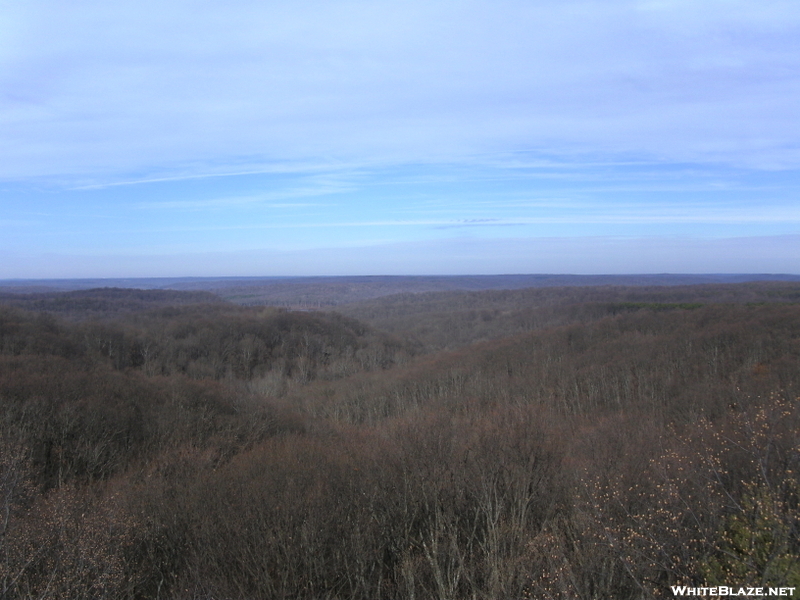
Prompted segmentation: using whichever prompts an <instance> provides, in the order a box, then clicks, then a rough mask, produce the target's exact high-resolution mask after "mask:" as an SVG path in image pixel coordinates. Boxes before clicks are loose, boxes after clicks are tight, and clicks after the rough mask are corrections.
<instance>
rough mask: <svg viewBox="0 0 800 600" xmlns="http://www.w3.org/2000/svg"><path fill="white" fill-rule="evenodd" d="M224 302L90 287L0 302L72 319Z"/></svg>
mask: <svg viewBox="0 0 800 600" xmlns="http://www.w3.org/2000/svg"><path fill="white" fill-rule="evenodd" d="M221 302H224V300H222V298H220V297H219V296H216V295H215V294H212V293H211V292H203V291H193V292H182V291H174V290H141V289H131V288H92V289H86V290H75V291H68V292H41V293H24V294H19V293H8V292H6V293H2V292H0V305H5V306H16V307H19V308H24V309H26V310H31V311H40V312H47V313H52V314H57V315H60V316H63V317H68V318H73V319H89V318H105V317H113V316H116V315H120V314H125V313H132V312H137V311H143V310H146V309H149V308H156V307H164V306H182V305H186V304H201V303H202V304H215V303H221Z"/></svg>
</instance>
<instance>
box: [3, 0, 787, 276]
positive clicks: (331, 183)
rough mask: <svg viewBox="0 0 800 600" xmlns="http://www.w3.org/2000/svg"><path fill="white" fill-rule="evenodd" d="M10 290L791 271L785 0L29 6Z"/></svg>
mask: <svg viewBox="0 0 800 600" xmlns="http://www.w3.org/2000/svg"><path fill="white" fill-rule="evenodd" d="M0 31H2V32H3V34H4V35H3V36H2V40H3V41H2V43H0V91H2V94H0V139H2V141H3V142H4V143H3V144H2V145H0V158H2V160H0V279H53V278H55V279H60V278H132V277H144V278H150V277H226V276H230V277H242V276H245V277H246V276H252V277H262V276H336V275H341V276H348V275H469V274H504V273H553V274H556V273H573V274H587V275H588V274H644V273H653V274H658V273H687V274H691V273H695V274H706V273H742V274H747V273H797V272H798V266H797V265H800V202H798V191H799V190H800V143H798V140H800V120H799V119H798V117H797V106H798V105H800V9H798V7H797V5H796V3H794V2H791V1H789V0H781V1H769V2H764V3H758V4H753V3H749V2H743V1H736V0H711V1H710V2H707V3H704V4H702V5H698V4H697V3H690V2H685V1H683V0H680V1H678V0H666V1H652V0H649V1H634V0H624V1H623V0H620V1H614V2H595V1H573V0H568V1H566V2H553V1H552V0H540V1H536V2H519V1H516V0H509V1H501V2H494V3H491V4H490V3H488V2H485V1H479V0H478V1H474V2H466V3H463V2H460V3H455V2H448V1H434V2H424V3H423V2H416V1H413V2H407V3H403V4H397V3H387V2H363V1H353V2H341V3H322V2H316V1H305V0H302V1H300V2H296V3H292V4H291V5H286V4H282V3H272V2H267V3H255V2H250V1H245V2H240V3H236V4H235V5H231V6H223V5H215V4H212V3H207V2H201V1H190V0H178V1H177V2H172V3H170V4H169V5H164V4H163V3H162V4H155V3H153V2H150V1H149V0H146V1H144V2H136V3H133V2H130V1H129V0H123V1H121V2H117V3H113V4H106V3H100V2H96V1H81V2H78V3H73V4H70V5H69V6H66V5H65V6H63V7H60V6H53V5H52V4H50V3H45V2H42V1H41V0H34V1H32V2H26V3H24V4H17V5H13V6H11V5H9V6H7V7H6V9H5V11H4V13H3V15H2V16H0Z"/></svg>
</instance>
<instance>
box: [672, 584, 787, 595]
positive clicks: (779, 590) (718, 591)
mask: <svg viewBox="0 0 800 600" xmlns="http://www.w3.org/2000/svg"><path fill="white" fill-rule="evenodd" d="M795 589H797V588H793V587H766V588H764V587H730V586H727V585H720V586H717V587H688V586H685V585H673V586H672V594H673V595H675V596H717V597H721V596H754V597H759V596H794V591H795Z"/></svg>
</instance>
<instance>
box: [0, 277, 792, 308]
mask: <svg viewBox="0 0 800 600" xmlns="http://www.w3.org/2000/svg"><path fill="white" fill-rule="evenodd" d="M755 281H772V282H800V275H792V274H774V273H752V274H739V273H736V274H730V273H709V274H672V273H663V274H631V275H569V274H566V275H554V274H533V275H440V276H437V275H419V276H414V275H409V276H403V275H392V276H388V275H387V276H383V275H374V276H338V277H330V276H326V277H171V278H118V279H7V280H0V292H2V293H5V294H36V293H52V292H66V291H76V290H87V289H98V288H106V289H107V288H125V289H139V290H175V291H192V292H211V293H213V294H215V295H217V296H219V297H221V298H223V299H225V300H228V301H230V302H235V303H237V304H245V305H265V304H269V305H277V306H311V307H314V306H316V307H323V306H335V305H339V304H343V303H349V302H357V301H362V300H370V299H373V298H380V297H383V296H389V295H393V294H401V293H424V292H443V291H481V290H503V289H506V290H513V289H522V288H533V287H572V286H575V287H585V286H678V285H703V284H733V283H747V282H755Z"/></svg>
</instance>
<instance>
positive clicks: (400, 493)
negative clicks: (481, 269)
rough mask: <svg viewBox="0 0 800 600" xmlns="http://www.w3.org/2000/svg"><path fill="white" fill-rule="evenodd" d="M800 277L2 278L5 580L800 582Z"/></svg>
mask: <svg viewBox="0 0 800 600" xmlns="http://www.w3.org/2000/svg"><path fill="white" fill-rule="evenodd" d="M799 472H800V284H798V283H796V282H795V283H792V282H772V283H742V284H721V285H686V286H670V287H663V286H662V287H643V286H631V287H621V286H595V287H591V288H589V287H551V288H527V289H515V290H485V291H471V292H467V291H441V292H430V293H418V294H396V295H390V296H386V297H383V298H376V299H375V298H373V299H369V300H366V301H362V302H358V303H353V304H346V305H341V306H337V307H334V308H331V309H330V310H327V309H326V310H325V311H322V310H318V311H292V310H288V309H285V308H277V307H267V306H259V307H254V306H240V305H236V304H233V303H230V302H225V301H223V300H222V299H220V298H219V297H217V296H214V295H211V294H206V293H203V292H174V291H164V290H160V291H159V290H150V291H142V290H119V289H98V290H83V291H74V292H59V293H56V292H50V293H47V294H34V293H31V294H14V295H12V294H9V295H6V296H3V297H2V299H0V598H3V599H5V598H9V599H12V598H13V599H23V598H24V599H31V598H41V599H44V598H67V599H89V598H92V599H101V598H120V599H145V598H174V599H177V600H189V599H192V600H210V599H212V598H213V599H231V600H233V599H241V600H245V599H246V600H250V599H261V598H264V599H273V598H274V599H286V600H288V599H296V600H301V599H308V600H311V599H331V600H332V599H353V600H356V599H357V600H372V599H378V600H379V599H385V600H399V599H420V600H426V599H429V598H430V599H441V600H445V599H453V600H456V599H464V600H467V599H485V600H489V599H509V600H511V599H514V600H516V599H522V598H543V599H548V598H549V599H563V600H567V599H587V600H588V599H601V598H602V599H606V598H618V599H621V600H624V599H640V598H662V597H667V598H669V597H673V595H672V592H671V591H670V589H669V586H671V585H678V584H679V585H714V584H719V585H749V586H768V585H773V586H796V587H798V588H800V504H799V503H800V481H799V480H798V473H799Z"/></svg>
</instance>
